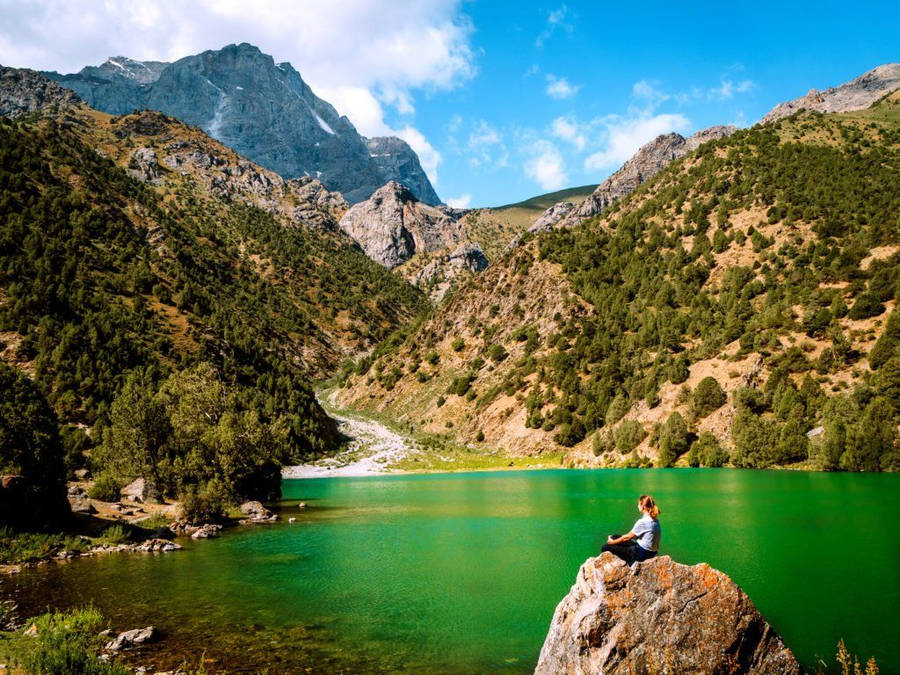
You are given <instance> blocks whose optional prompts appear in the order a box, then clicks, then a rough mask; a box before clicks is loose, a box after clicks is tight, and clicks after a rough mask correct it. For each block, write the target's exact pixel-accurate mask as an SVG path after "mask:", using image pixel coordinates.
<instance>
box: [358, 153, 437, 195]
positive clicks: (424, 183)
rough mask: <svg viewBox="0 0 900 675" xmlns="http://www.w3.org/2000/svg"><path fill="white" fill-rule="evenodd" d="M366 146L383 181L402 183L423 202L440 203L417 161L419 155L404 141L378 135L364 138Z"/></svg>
mask: <svg viewBox="0 0 900 675" xmlns="http://www.w3.org/2000/svg"><path fill="white" fill-rule="evenodd" d="M366 146H367V147H368V148H369V156H370V157H371V158H372V160H373V161H374V162H375V165H376V166H377V167H378V169H379V171H380V172H381V175H382V176H383V177H384V179H385V182H389V181H396V182H398V183H402V184H403V185H405V186H406V187H408V188H409V189H410V190H412V193H413V194H414V195H415V196H416V198H417V199H418V200H419V201H421V202H424V203H425V204H429V205H431V206H437V205H438V204H440V203H441V200H440V198H439V197H438V196H437V193H436V192H435V191H434V188H433V187H431V183H430V182H429V180H428V176H426V175H425V171H424V170H423V169H422V165H421V164H420V163H419V156H418V155H417V154H416V153H415V152H414V151H413V149H412V148H411V147H409V144H408V143H407V142H406V141H404V140H403V139H401V138H397V137H396V136H379V137H377V138H368V139H366Z"/></svg>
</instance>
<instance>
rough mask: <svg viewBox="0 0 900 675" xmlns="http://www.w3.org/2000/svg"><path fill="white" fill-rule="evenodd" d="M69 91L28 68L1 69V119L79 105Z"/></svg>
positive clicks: (76, 98) (76, 97)
mask: <svg viewBox="0 0 900 675" xmlns="http://www.w3.org/2000/svg"><path fill="white" fill-rule="evenodd" d="M80 102H81V101H80V99H79V98H78V96H76V95H75V94H74V93H73V92H72V91H70V90H68V89H66V88H65V87H61V86H59V85H58V84H57V83H56V82H51V81H50V80H48V79H47V78H45V77H44V76H42V75H41V74H40V73H37V72H35V71H33V70H28V69H27V68H6V67H5V66H0V116H3V117H11V118H13V119H15V118H16V117H22V116H23V115H30V114H33V113H46V112H57V111H60V110H63V109H65V108H68V107H71V106H75V105H78V104H79V103H80Z"/></svg>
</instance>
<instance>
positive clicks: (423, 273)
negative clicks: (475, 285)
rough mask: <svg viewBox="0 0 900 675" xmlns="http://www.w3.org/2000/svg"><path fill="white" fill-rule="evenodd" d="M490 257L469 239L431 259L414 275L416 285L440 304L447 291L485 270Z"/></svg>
mask: <svg viewBox="0 0 900 675" xmlns="http://www.w3.org/2000/svg"><path fill="white" fill-rule="evenodd" d="M488 264H489V263H488V259H487V257H486V256H485V255H484V251H482V250H481V246H479V245H478V244H476V243H475V242H471V241H467V242H464V243H462V244H460V245H459V246H457V247H456V248H455V249H453V250H452V251H451V252H450V253H447V254H445V255H439V256H438V257H437V258H435V259H434V260H431V261H430V262H429V263H428V264H427V265H425V266H424V267H423V268H422V269H421V270H419V271H418V272H417V273H416V274H415V275H413V277H412V282H413V284H414V285H416V286H418V287H419V288H422V289H424V290H426V291H427V292H428V296H429V298H430V299H431V301H432V302H433V303H434V304H440V302H441V301H442V300H443V299H444V296H445V295H446V294H447V292H448V291H449V290H450V289H451V288H453V287H454V286H456V285H458V284H459V283H460V282H462V281H463V280H465V279H468V278H470V277H471V276H472V275H473V274H478V273H479V272H482V271H484V270H485V269H486V268H487V266H488Z"/></svg>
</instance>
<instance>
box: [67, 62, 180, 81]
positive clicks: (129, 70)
mask: <svg viewBox="0 0 900 675" xmlns="http://www.w3.org/2000/svg"><path fill="white" fill-rule="evenodd" d="M168 65H169V64H168V63H166V62H165V61H136V60H134V59H130V58H128V57H127V56H110V57H109V58H108V59H106V61H105V62H104V63H103V64H101V65H100V66H97V67H93V66H87V67H85V68H82V69H81V73H83V74H85V75H87V76H96V77H100V78H101V79H123V80H126V81H131V82H135V83H137V84H149V83H150V82H155V81H156V80H158V79H159V74H160V73H161V72H162V71H163V69H164V68H165V67H166V66H168Z"/></svg>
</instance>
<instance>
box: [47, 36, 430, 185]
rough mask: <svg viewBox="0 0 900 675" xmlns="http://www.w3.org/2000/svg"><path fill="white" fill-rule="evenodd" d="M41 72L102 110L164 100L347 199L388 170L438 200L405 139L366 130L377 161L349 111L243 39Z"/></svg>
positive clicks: (265, 160) (160, 106)
mask: <svg viewBox="0 0 900 675" xmlns="http://www.w3.org/2000/svg"><path fill="white" fill-rule="evenodd" d="M46 75H47V76H48V77H50V78H52V79H54V80H56V81H58V82H59V83H60V84H62V85H63V86H65V87H68V88H70V89H72V90H73V91H75V92H77V93H78V94H79V95H80V96H81V97H82V98H83V99H84V100H85V102H87V103H88V105H90V106H92V107H94V108H97V109H98V110H102V111H104V112H108V113H111V114H117V115H119V114H124V113H129V112H132V111H133V110H135V109H141V110H142V109H150V110H160V111H162V112H164V113H166V114H168V115H172V116H174V117H177V118H178V119H180V120H181V121H183V122H186V123H188V124H192V125H194V126H198V127H200V128H201V129H203V130H204V131H205V132H206V133H207V134H209V135H210V136H212V137H213V138H215V139H217V140H219V141H221V142H222V143H224V144H225V145H227V146H229V147H231V148H232V149H234V150H235V151H237V152H238V153H240V154H242V155H244V156H245V157H247V158H249V159H251V160H252V161H254V162H256V163H257V164H260V165H262V166H264V167H266V168H268V169H271V170H273V171H276V172H277V173H279V174H280V175H281V176H283V177H284V178H287V179H291V178H299V177H302V176H309V177H312V178H317V179H319V180H321V181H322V183H323V184H324V185H325V186H326V187H327V188H328V189H329V190H331V191H340V192H341V193H343V195H344V197H345V198H346V199H347V200H348V201H349V202H351V203H355V202H359V201H362V200H364V199H367V198H368V197H369V196H370V195H371V194H372V193H373V192H374V191H375V190H376V189H377V188H378V187H379V186H381V185H383V184H384V183H385V182H387V181H388V180H392V179H397V180H400V181H402V182H404V183H405V184H407V185H408V187H409V188H410V189H411V190H413V192H414V193H415V194H417V195H422V196H423V198H426V200H427V201H429V202H431V201H433V202H437V201H439V200H438V199H437V195H435V194H434V189H433V188H432V187H431V184H430V183H429V182H428V178H427V176H426V175H425V173H424V172H423V171H422V168H421V166H420V165H419V162H418V158H417V157H416V155H415V153H414V152H413V151H412V149H411V148H409V146H408V145H406V144H405V143H403V141H400V140H399V139H372V141H373V142H375V143H376V145H377V146H378V147H381V146H382V145H384V146H385V147H386V148H387V149H386V150H385V151H384V152H381V153H375V154H381V155H383V157H380V158H378V161H376V159H375V158H373V157H371V156H370V155H371V154H372V152H371V151H370V149H369V147H368V145H367V144H366V141H365V139H363V137H362V136H360V135H359V134H358V133H357V131H356V129H355V128H354V127H353V125H352V124H351V123H350V120H348V119H347V118H346V117H342V116H340V115H338V113H337V111H336V110H335V109H334V107H333V106H331V104H329V103H327V102H326V101H324V100H322V99H320V98H319V97H318V96H316V95H315V94H314V93H313V91H312V90H311V89H310V88H309V86H308V85H307V84H306V83H305V82H304V81H303V78H301V77H300V74H299V73H298V72H297V71H296V70H294V68H293V67H292V66H291V64H289V63H279V64H276V63H275V62H274V60H273V59H272V57H271V56H269V55H267V54H263V53H262V52H261V51H260V50H259V49H258V48H256V47H254V46H252V45H249V44H246V43H244V44H240V45H228V46H227V47H224V48H223V49H220V50H218V51H206V52H203V53H202V54H197V55H195V56H187V57H185V58H183V59H180V60H178V61H176V62H174V63H171V64H164V63H160V62H149V61H147V62H140V61H133V60H131V59H126V58H124V57H114V58H110V59H109V60H108V61H107V62H106V63H104V64H103V65H102V66H99V67H88V68H84V69H82V71H81V72H79V73H76V74H71V75H59V74H58V73H46ZM382 166H383V167H384V168H383V169H382Z"/></svg>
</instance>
